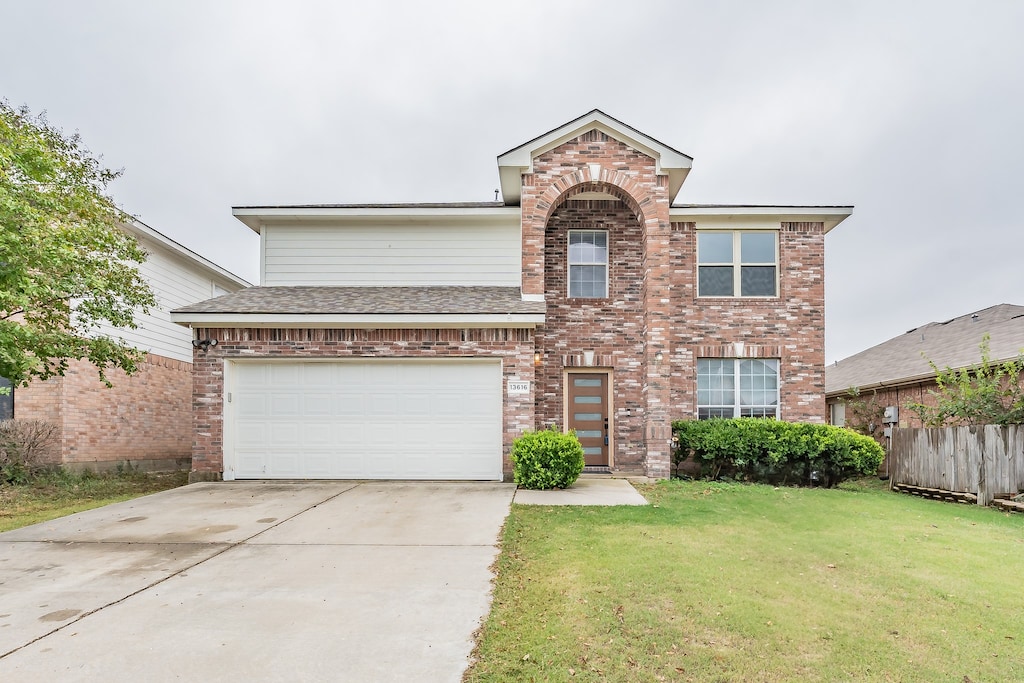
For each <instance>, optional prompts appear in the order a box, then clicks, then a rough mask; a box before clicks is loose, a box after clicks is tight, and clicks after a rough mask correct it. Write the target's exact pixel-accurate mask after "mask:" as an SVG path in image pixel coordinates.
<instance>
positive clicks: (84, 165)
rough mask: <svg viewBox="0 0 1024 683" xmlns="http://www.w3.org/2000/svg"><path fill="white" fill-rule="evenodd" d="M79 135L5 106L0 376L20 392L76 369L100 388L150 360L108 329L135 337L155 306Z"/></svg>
mask: <svg viewBox="0 0 1024 683" xmlns="http://www.w3.org/2000/svg"><path fill="white" fill-rule="evenodd" d="M120 174H121V172H120V171H112V170H110V169H107V168H104V167H103V166H102V164H101V163H100V161H99V160H98V159H97V158H95V157H93V156H92V154H91V153H90V152H89V150H88V149H87V148H86V146H85V145H84V143H83V142H82V140H81V138H80V137H79V135H78V134H77V133H76V134H74V135H70V136H68V135H65V134H64V133H63V132H62V131H60V130H59V129H57V128H55V127H54V126H52V125H51V124H50V123H49V122H48V121H47V120H46V117H45V116H44V115H38V116H33V115H32V113H31V112H30V111H29V110H28V109H27V108H25V107H21V108H14V107H12V106H11V105H10V104H9V103H8V102H6V101H0V376H2V377H6V378H7V379H9V380H10V381H11V383H12V384H14V385H27V384H28V383H29V382H30V381H31V380H33V379H37V378H38V379H46V378H48V377H52V376H53V375H60V374H63V373H64V372H65V371H66V370H67V368H68V364H69V362H70V361H71V360H77V359H84V360H88V361H89V362H91V363H92V364H93V365H95V366H96V368H97V370H98V373H99V376H100V379H102V380H103V381H105V382H107V384H108V385H109V381H108V379H107V372H108V371H110V370H112V369H115V368H116V369H121V370H124V371H125V372H126V373H129V374H130V373H132V372H134V371H135V370H136V369H137V367H138V363H139V362H140V361H141V360H142V358H143V356H144V354H143V353H142V352H140V351H139V350H137V349H134V348H132V347H130V346H128V345H127V344H126V343H125V342H124V341H123V340H121V339H118V338H115V337H113V336H111V335H109V334H104V333H102V330H103V329H104V328H108V327H115V328H129V329H131V328H135V327H137V324H136V322H135V316H136V315H137V314H140V313H146V312H148V311H149V308H150V307H151V306H153V305H155V303H156V300H155V298H154V296H153V293H152V291H151V290H150V288H149V285H148V284H147V283H146V282H145V280H144V279H143V278H142V276H141V275H140V273H139V271H138V268H137V266H138V264H141V263H142V262H143V261H145V259H146V253H145V251H143V249H142V248H141V247H140V246H139V244H138V242H137V240H136V239H135V237H134V236H133V235H131V234H130V233H128V232H127V231H126V230H124V229H123V227H122V226H123V225H124V224H125V223H127V222H129V221H131V220H132V218H131V216H129V215H127V214H126V213H124V212H123V211H121V210H120V209H119V208H118V207H117V206H116V205H115V204H114V201H113V200H112V199H111V198H110V196H109V195H108V194H107V186H108V185H109V184H110V182H112V181H113V180H115V179H116V178H118V177H119V176H120Z"/></svg>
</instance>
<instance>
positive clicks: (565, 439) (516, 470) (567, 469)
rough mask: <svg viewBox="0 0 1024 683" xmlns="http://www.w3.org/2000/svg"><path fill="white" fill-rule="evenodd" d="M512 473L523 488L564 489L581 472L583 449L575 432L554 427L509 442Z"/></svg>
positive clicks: (526, 434)
mask: <svg viewBox="0 0 1024 683" xmlns="http://www.w3.org/2000/svg"><path fill="white" fill-rule="evenodd" d="M510 455H511V458H512V473H513V477H514V478H515V482H516V484H518V485H519V486H522V487H523V488H525V489H564V488H568V487H569V486H572V484H573V483H574V482H575V481H576V479H578V478H579V476H580V473H581V472H582V471H583V446H581V445H580V440H579V439H577V438H576V433H575V432H569V433H567V434H563V433H562V432H559V431H558V430H556V429H555V428H554V427H552V428H551V429H548V430H546V431H540V432H526V433H525V434H523V435H522V436H521V437H519V438H518V439H516V440H515V441H513V442H512V453H511V454H510Z"/></svg>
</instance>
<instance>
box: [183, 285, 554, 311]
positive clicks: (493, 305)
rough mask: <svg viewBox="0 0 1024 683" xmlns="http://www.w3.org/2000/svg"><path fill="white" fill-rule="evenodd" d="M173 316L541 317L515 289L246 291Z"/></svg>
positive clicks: (539, 304)
mask: <svg viewBox="0 0 1024 683" xmlns="http://www.w3.org/2000/svg"><path fill="white" fill-rule="evenodd" d="M173 312H174V313H226V314H227V313H244V314H260V313H264V314H292V315H302V314H310V315H330V314H360V313H365V314H461V315H465V314H474V313H476V314H495V313H520V314H538V313H541V314H542V313H544V302H543V301H523V299H522V296H520V292H519V288H518V287H305V286H303V287H250V288H249V289H243V290H241V291H238V292H235V293H233V294H227V295H225V296H220V297H217V298H215V299H207V300H206V301H200V302H199V303H196V304H192V305H190V306H184V307H182V308H179V309H176V310H175V311H173Z"/></svg>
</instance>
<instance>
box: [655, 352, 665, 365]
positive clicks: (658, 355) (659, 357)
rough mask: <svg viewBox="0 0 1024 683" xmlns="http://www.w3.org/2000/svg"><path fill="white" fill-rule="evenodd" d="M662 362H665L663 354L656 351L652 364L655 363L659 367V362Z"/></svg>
mask: <svg viewBox="0 0 1024 683" xmlns="http://www.w3.org/2000/svg"><path fill="white" fill-rule="evenodd" d="M663 360H665V354H663V353H662V352H661V351H658V352H657V353H656V354H654V362H655V363H657V364H658V365H661V361H663Z"/></svg>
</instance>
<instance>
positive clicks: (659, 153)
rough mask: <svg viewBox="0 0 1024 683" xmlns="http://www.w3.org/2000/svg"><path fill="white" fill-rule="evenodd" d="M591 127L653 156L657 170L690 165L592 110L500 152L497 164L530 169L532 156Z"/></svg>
mask: <svg viewBox="0 0 1024 683" xmlns="http://www.w3.org/2000/svg"><path fill="white" fill-rule="evenodd" d="M595 128H596V129H598V130H600V131H601V132H602V133H605V134H607V135H610V136H611V137H613V138H615V139H616V140H618V141H619V142H623V143H626V144H628V145H629V146H631V147H633V148H635V149H637V150H638V151H640V152H643V153H644V154H646V155H648V156H650V157H652V158H654V159H655V160H656V161H657V163H658V173H665V172H667V171H666V170H663V169H671V168H687V169H688V168H691V167H692V165H693V159H692V158H690V157H688V156H686V155H685V154H682V153H681V152H677V151H676V150H674V149H672V148H670V147H666V146H665V145H663V144H662V143H660V142H658V141H657V140H654V139H653V138H649V137H647V136H646V135H644V134H643V133H640V132H639V131H636V130H633V129H630V128H626V127H624V126H623V125H622V124H620V123H619V122H618V121H616V120H614V119H612V118H611V117H610V116H607V115H606V114H604V113H603V112H600V111H592V112H590V113H589V114H585V115H583V116H582V117H580V118H578V119H576V120H575V121H570V122H569V123H567V124H565V125H564V126H561V127H560V128H556V129H555V130H553V131H551V132H550V133H546V134H545V135H542V136H541V137H539V138H537V139H535V140H531V141H530V142H527V143H526V144H524V145H520V146H519V147H516V148H515V149H513V150H509V151H508V152H506V153H504V154H502V155H501V156H499V157H498V166H499V167H501V166H512V167H516V168H521V169H527V170H531V169H532V168H533V159H534V158H535V157H536V156H538V155H540V154H543V153H544V152H547V151H549V150H552V149H554V148H555V147H558V146H559V145H561V144H562V143H564V142H566V141H567V140H571V139H573V138H575V137H577V136H578V135H579V134H580V133H585V132H587V131H589V130H593V129H595Z"/></svg>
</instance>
